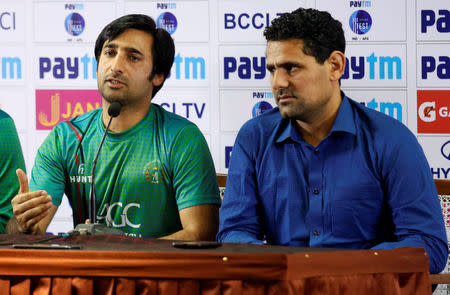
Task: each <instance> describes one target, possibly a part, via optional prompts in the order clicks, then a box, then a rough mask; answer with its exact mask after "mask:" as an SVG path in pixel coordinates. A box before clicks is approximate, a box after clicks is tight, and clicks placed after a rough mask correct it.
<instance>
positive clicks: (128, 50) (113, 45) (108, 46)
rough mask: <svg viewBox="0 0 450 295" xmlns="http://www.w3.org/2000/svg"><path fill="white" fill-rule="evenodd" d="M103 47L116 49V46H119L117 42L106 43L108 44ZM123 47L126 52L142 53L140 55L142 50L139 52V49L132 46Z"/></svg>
mask: <svg viewBox="0 0 450 295" xmlns="http://www.w3.org/2000/svg"><path fill="white" fill-rule="evenodd" d="M104 48H114V49H117V48H119V46H118V45H117V44H115V43H108V44H106V45H105V47H104ZM123 49H124V50H125V51H127V52H131V53H136V54H139V55H142V56H143V55H144V54H143V53H142V52H140V51H139V50H137V49H136V48H134V47H123Z"/></svg>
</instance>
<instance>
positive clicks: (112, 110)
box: [108, 101, 122, 117]
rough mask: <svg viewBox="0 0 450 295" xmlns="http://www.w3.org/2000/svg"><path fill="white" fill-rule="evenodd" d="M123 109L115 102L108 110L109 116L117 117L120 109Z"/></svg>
mask: <svg viewBox="0 0 450 295" xmlns="http://www.w3.org/2000/svg"><path fill="white" fill-rule="evenodd" d="M121 108H122V105H121V104H120V102H118V101H114V102H112V103H111V104H110V106H109V108H108V114H109V115H110V116H111V117H117V116H118V115H119V114H120V109H121Z"/></svg>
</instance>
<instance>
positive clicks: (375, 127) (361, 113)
mask: <svg viewBox="0 0 450 295" xmlns="http://www.w3.org/2000/svg"><path fill="white" fill-rule="evenodd" d="M349 102H350V104H351V106H352V109H353V110H354V112H355V115H356V120H357V121H356V122H355V123H357V126H358V128H359V129H360V130H363V131H364V130H365V131H368V132H370V133H372V134H373V135H374V136H376V137H377V138H379V139H381V138H386V137H387V138H389V139H390V140H401V139H402V137H404V136H407V137H410V136H411V135H413V133H412V132H411V130H409V128H408V127H406V126H405V125H404V124H403V123H402V122H401V121H400V120H398V119H395V118H393V117H391V116H388V115H386V114H384V113H382V112H380V111H378V110H374V109H371V108H368V107H366V106H364V105H362V104H360V103H358V102H355V101H353V100H351V99H350V100H349ZM400 118H401V117H400Z"/></svg>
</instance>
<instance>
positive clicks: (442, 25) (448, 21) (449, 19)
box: [420, 9, 450, 33]
mask: <svg viewBox="0 0 450 295" xmlns="http://www.w3.org/2000/svg"><path fill="white" fill-rule="evenodd" d="M436 14H437V16H436ZM434 26H436V30H437V31H438V32H439V33H450V11H448V10H447V9H439V10H438V11H437V13H436V12H435V11H434V10H429V9H424V10H422V11H421V12H420V31H421V33H427V31H428V29H429V28H430V27H434Z"/></svg>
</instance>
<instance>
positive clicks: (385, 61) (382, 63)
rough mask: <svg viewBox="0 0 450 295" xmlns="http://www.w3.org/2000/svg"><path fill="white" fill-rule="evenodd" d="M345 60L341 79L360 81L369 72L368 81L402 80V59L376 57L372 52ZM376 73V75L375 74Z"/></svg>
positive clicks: (396, 57)
mask: <svg viewBox="0 0 450 295" xmlns="http://www.w3.org/2000/svg"><path fill="white" fill-rule="evenodd" d="M345 59H346V64H345V71H344V74H343V75H342V79H350V78H351V79H355V80H360V79H363V78H364V77H366V73H367V72H369V79H370V80H375V79H378V80H385V79H389V80H392V79H396V80H401V79H402V59H401V58H400V57H398V56H376V55H375V53H374V52H372V54H371V55H369V56H352V57H351V58H350V59H348V58H345ZM377 69H378V71H377ZM376 72H378V75H376V74H375V73H376ZM350 76H351V77H350Z"/></svg>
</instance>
